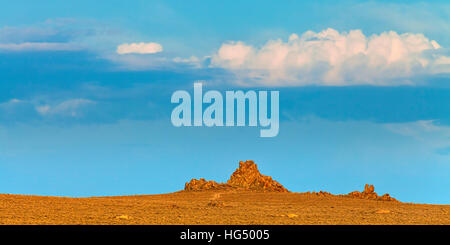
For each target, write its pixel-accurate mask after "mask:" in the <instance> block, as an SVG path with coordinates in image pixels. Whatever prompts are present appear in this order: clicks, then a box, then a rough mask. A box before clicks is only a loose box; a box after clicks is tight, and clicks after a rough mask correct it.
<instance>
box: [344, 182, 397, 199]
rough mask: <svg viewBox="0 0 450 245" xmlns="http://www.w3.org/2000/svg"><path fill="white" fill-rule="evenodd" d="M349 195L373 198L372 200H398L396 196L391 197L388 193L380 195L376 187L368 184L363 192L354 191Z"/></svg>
mask: <svg viewBox="0 0 450 245" xmlns="http://www.w3.org/2000/svg"><path fill="white" fill-rule="evenodd" d="M347 196H349V197H354V198H362V199H372V200H382V201H397V200H396V199H395V198H393V197H391V196H390V195H389V194H388V193H386V194H384V195H382V196H378V194H377V193H376V192H375V187H374V186H373V185H369V184H366V186H365V187H364V191H363V192H359V191H353V192H350V193H348V194H347Z"/></svg>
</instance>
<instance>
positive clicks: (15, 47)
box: [0, 42, 81, 52]
mask: <svg viewBox="0 0 450 245" xmlns="http://www.w3.org/2000/svg"><path fill="white" fill-rule="evenodd" d="M75 50H81V47H80V46H78V45H75V44H72V43H48V42H26V43H0V51H13V52H14V51H15V52H18V51H75Z"/></svg>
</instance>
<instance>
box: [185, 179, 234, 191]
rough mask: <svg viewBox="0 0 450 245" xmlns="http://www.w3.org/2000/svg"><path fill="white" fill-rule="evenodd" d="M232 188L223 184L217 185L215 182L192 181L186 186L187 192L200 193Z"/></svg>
mask: <svg viewBox="0 0 450 245" xmlns="http://www.w3.org/2000/svg"><path fill="white" fill-rule="evenodd" d="M229 187H230V186H229V185H227V184H223V183H217V182H215V181H214V180H205V179H204V178H201V179H191V181H190V182H189V183H186V184H185V185H184V190H185V191H200V190H219V189H225V188H229Z"/></svg>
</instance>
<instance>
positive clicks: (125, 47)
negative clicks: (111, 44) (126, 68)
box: [116, 43, 163, 54]
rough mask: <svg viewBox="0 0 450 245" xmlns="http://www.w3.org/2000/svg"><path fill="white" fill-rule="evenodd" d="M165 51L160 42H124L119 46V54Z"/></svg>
mask: <svg viewBox="0 0 450 245" xmlns="http://www.w3.org/2000/svg"><path fill="white" fill-rule="evenodd" d="M162 51H163V47H162V45H161V44H159V43H124V44H121V45H119V46H117V50H116V52H117V53H118V54H155V53H159V52H162Z"/></svg>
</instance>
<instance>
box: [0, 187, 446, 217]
mask: <svg viewBox="0 0 450 245" xmlns="http://www.w3.org/2000/svg"><path fill="white" fill-rule="evenodd" d="M449 213H450V206H449V205H424V204H406V203H397V202H388V201H375V200H364V199H354V198H349V197H342V196H332V197H319V196H316V195H311V194H306V193H264V192H250V191H203V192H184V191H181V192H176V193H170V194H163V195H143V196H117V197H90V198H68V197H44V196H26V195H8V194H0V224H114V225H120V224H280V225H281V224H447V225H449V224H450V214H449Z"/></svg>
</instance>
